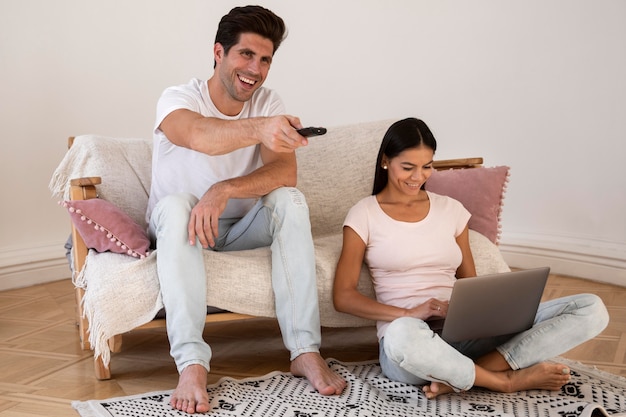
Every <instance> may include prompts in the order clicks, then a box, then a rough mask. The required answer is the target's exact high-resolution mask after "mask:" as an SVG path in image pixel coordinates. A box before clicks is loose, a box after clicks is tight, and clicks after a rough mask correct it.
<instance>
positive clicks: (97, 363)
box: [93, 356, 111, 381]
mask: <svg viewBox="0 0 626 417" xmlns="http://www.w3.org/2000/svg"><path fill="white" fill-rule="evenodd" d="M93 363H94V371H95V374H96V378H97V379H99V380H100V381H102V380H105V379H111V368H109V367H106V366H104V362H103V361H102V356H98V358H96V359H95V360H94V362H93Z"/></svg>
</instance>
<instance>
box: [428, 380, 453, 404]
mask: <svg viewBox="0 0 626 417" xmlns="http://www.w3.org/2000/svg"><path fill="white" fill-rule="evenodd" d="M422 391H423V392H424V394H425V395H426V398H428V399H429V400H432V399H433V398H435V397H437V396H439V395H442V394H448V393H450V392H453V391H454V390H453V389H452V387H451V386H448V385H446V384H443V383H441V382H435V381H431V383H430V384H429V385H424V386H423V387H422Z"/></svg>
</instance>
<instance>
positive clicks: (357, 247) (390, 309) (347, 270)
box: [333, 226, 447, 321]
mask: <svg viewBox="0 0 626 417" xmlns="http://www.w3.org/2000/svg"><path fill="white" fill-rule="evenodd" d="M364 257H365V243H364V242H363V240H361V237H360V236H359V235H358V234H357V233H356V232H355V231H354V230H353V229H352V228H350V227H348V226H344V228H343V249H342V251H341V256H340V257H339V262H337V271H336V272H335V281H334V283H333V303H334V305H335V309H336V310H337V311H340V312H343V313H349V314H352V315H355V316H358V317H363V318H365V319H369V320H381V321H393V320H395V319H397V318H400V317H415V318H419V319H422V320H427V319H429V318H432V317H443V316H444V314H445V310H446V307H447V303H446V302H442V301H439V300H436V299H434V298H432V299H430V300H428V301H426V302H425V303H424V304H422V305H420V306H417V307H415V308H412V309H404V308H399V307H394V306H390V305H386V304H382V303H379V302H378V301H376V300H373V299H371V298H369V297H366V296H365V295H363V294H361V293H360V292H359V290H358V288H357V287H358V284H359V275H360V273H361V266H362V265H363V259H364Z"/></svg>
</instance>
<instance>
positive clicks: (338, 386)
mask: <svg viewBox="0 0 626 417" xmlns="http://www.w3.org/2000/svg"><path fill="white" fill-rule="evenodd" d="M291 373H292V374H294V375H296V376H303V377H305V378H306V379H308V380H309V382H310V383H311V384H312V385H313V386H314V387H315V389H316V390H317V391H318V392H319V393H320V394H322V395H335V394H341V393H342V392H343V390H344V389H345V388H346V381H345V380H344V379H343V378H342V377H340V376H339V375H337V374H336V373H334V372H333V371H331V370H330V368H329V367H328V364H326V362H325V361H324V359H322V357H321V356H320V354H319V353H315V352H310V353H303V354H302V355H300V356H298V357H297V358H296V359H294V360H293V361H292V362H291Z"/></svg>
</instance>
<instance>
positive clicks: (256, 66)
mask: <svg viewBox="0 0 626 417" xmlns="http://www.w3.org/2000/svg"><path fill="white" fill-rule="evenodd" d="M273 54H274V45H273V44H272V41H271V40H269V39H267V38H264V37H262V36H260V35H257V34H256V33H242V34H241V35H240V37H239V42H238V43H237V44H235V45H233V46H232V48H231V49H230V50H229V51H228V54H226V53H225V51H224V48H223V47H222V45H220V44H219V43H217V44H215V62H216V68H215V70H216V72H217V75H218V80H219V87H218V88H219V90H220V91H211V93H212V94H211V98H212V99H213V101H214V102H215V104H216V105H217V107H218V109H219V110H220V111H221V112H223V113H224V114H227V115H231V116H232V115H235V114H237V113H239V111H241V108H242V107H243V103H244V102H246V101H248V100H250V98H251V97H252V94H253V93H254V92H255V91H256V90H257V89H258V88H260V87H261V85H263V82H265V79H266V78H267V74H268V73H269V70H270V66H271V64H272V56H273ZM214 94H215V95H216V96H214ZM233 111H234V113H233Z"/></svg>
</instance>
